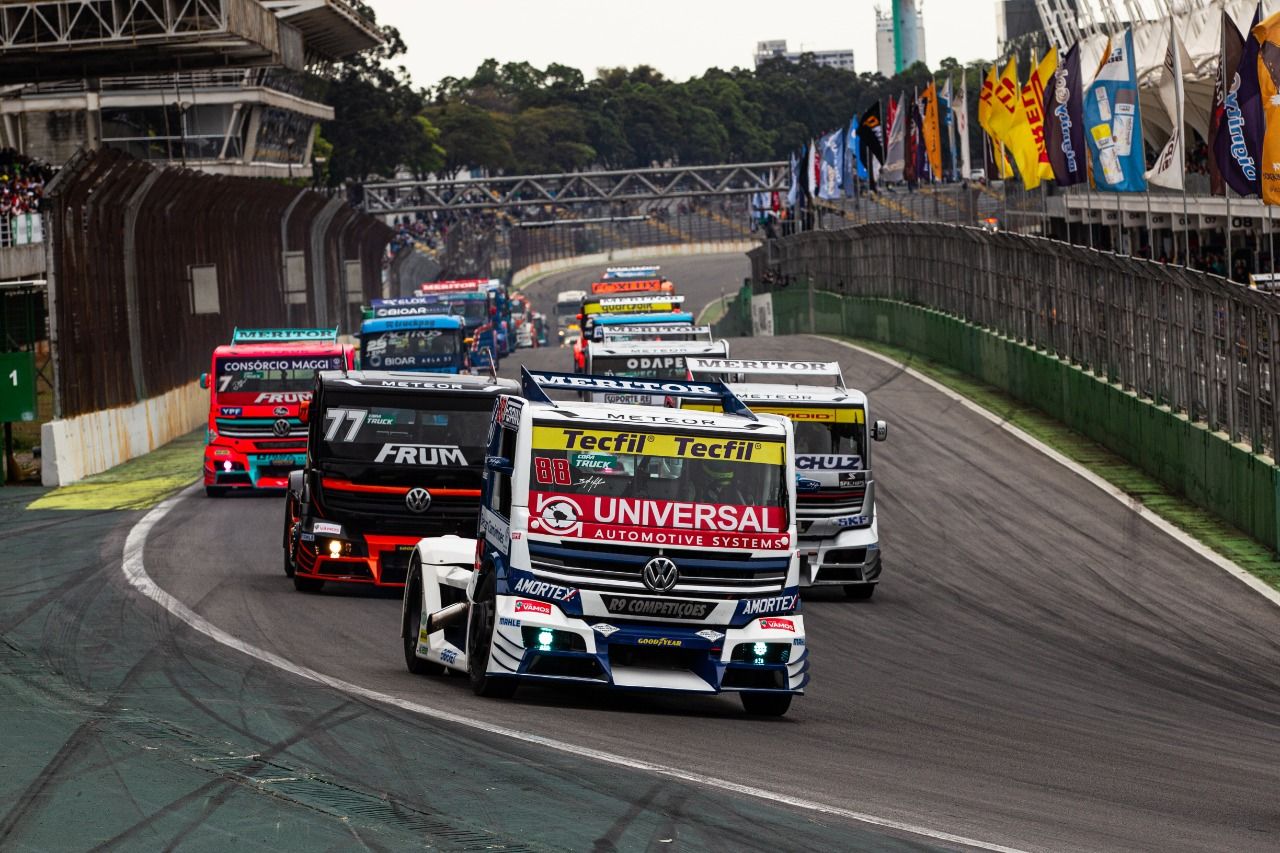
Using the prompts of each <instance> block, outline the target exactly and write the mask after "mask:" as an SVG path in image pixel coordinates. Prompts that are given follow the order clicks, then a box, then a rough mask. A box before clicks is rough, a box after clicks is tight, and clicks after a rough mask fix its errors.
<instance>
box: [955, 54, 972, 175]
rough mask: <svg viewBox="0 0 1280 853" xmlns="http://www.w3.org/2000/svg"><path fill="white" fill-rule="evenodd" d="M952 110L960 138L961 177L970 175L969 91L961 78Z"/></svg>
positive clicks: (957, 134)
mask: <svg viewBox="0 0 1280 853" xmlns="http://www.w3.org/2000/svg"><path fill="white" fill-rule="evenodd" d="M951 111H952V112H953V113H954V114H955V117H956V136H958V137H959V138H960V177H962V178H966V179H967V178H968V177H969V168H970V167H969V163H970V162H971V161H970V160H969V91H968V88H967V87H966V86H965V82H964V77H963V76H961V78H960V94H959V96H958V98H957V100H956V103H955V104H953V105H952V107H951Z"/></svg>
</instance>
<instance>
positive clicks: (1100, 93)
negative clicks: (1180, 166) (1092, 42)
mask: <svg viewBox="0 0 1280 853" xmlns="http://www.w3.org/2000/svg"><path fill="white" fill-rule="evenodd" d="M1103 56H1104V59H1103V63H1102V68H1101V69H1099V70H1098V76H1097V77H1095V78H1094V80H1093V85H1092V86H1090V87H1089V90H1088V91H1087V92H1085V96H1084V127H1085V141H1086V142H1087V143H1088V145H1089V154H1090V157H1091V159H1092V161H1093V179H1094V181H1095V183H1096V184H1097V186H1098V189H1100V190H1105V191H1108V192H1117V193H1140V192H1144V191H1145V190H1146V189H1147V179H1146V171H1147V163H1146V156H1145V153H1144V149H1143V144H1142V116H1141V114H1140V112H1139V109H1138V73H1137V69H1136V68H1135V67H1134V62H1133V32H1132V31H1131V30H1125V31H1124V35H1122V36H1121V37H1120V38H1119V40H1118V41H1112V42H1109V43H1108V44H1107V50H1106V52H1105V53H1104V54H1103Z"/></svg>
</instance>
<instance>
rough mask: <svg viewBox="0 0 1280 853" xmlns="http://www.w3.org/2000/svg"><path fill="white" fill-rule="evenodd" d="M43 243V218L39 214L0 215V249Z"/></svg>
mask: <svg viewBox="0 0 1280 853" xmlns="http://www.w3.org/2000/svg"><path fill="white" fill-rule="evenodd" d="M43 242H44V217H43V216H41V215H40V214H39V213H19V214H14V215H10V214H7V213H0V249H11V248H13V247H14V246H27V245H30V244H32V243H43Z"/></svg>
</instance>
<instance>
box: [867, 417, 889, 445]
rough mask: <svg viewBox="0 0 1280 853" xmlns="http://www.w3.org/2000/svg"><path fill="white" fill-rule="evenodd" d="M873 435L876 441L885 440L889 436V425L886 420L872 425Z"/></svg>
mask: <svg viewBox="0 0 1280 853" xmlns="http://www.w3.org/2000/svg"><path fill="white" fill-rule="evenodd" d="M871 437H872V438H873V439H874V440H876V441H884V440H885V439H886V438H888V437H889V425H888V424H887V423H885V422H884V421H876V422H875V423H874V424H872V425H871Z"/></svg>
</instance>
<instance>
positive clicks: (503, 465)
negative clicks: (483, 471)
mask: <svg viewBox="0 0 1280 853" xmlns="http://www.w3.org/2000/svg"><path fill="white" fill-rule="evenodd" d="M484 467H486V468H488V469H489V470H490V471H494V472H496V473H498V474H506V475H507V476H508V477H510V476H511V475H512V474H514V473H515V470H516V469H515V467H514V466H512V464H511V460H510V459H508V458H507V457H505V456H486V457H485V458H484Z"/></svg>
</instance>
